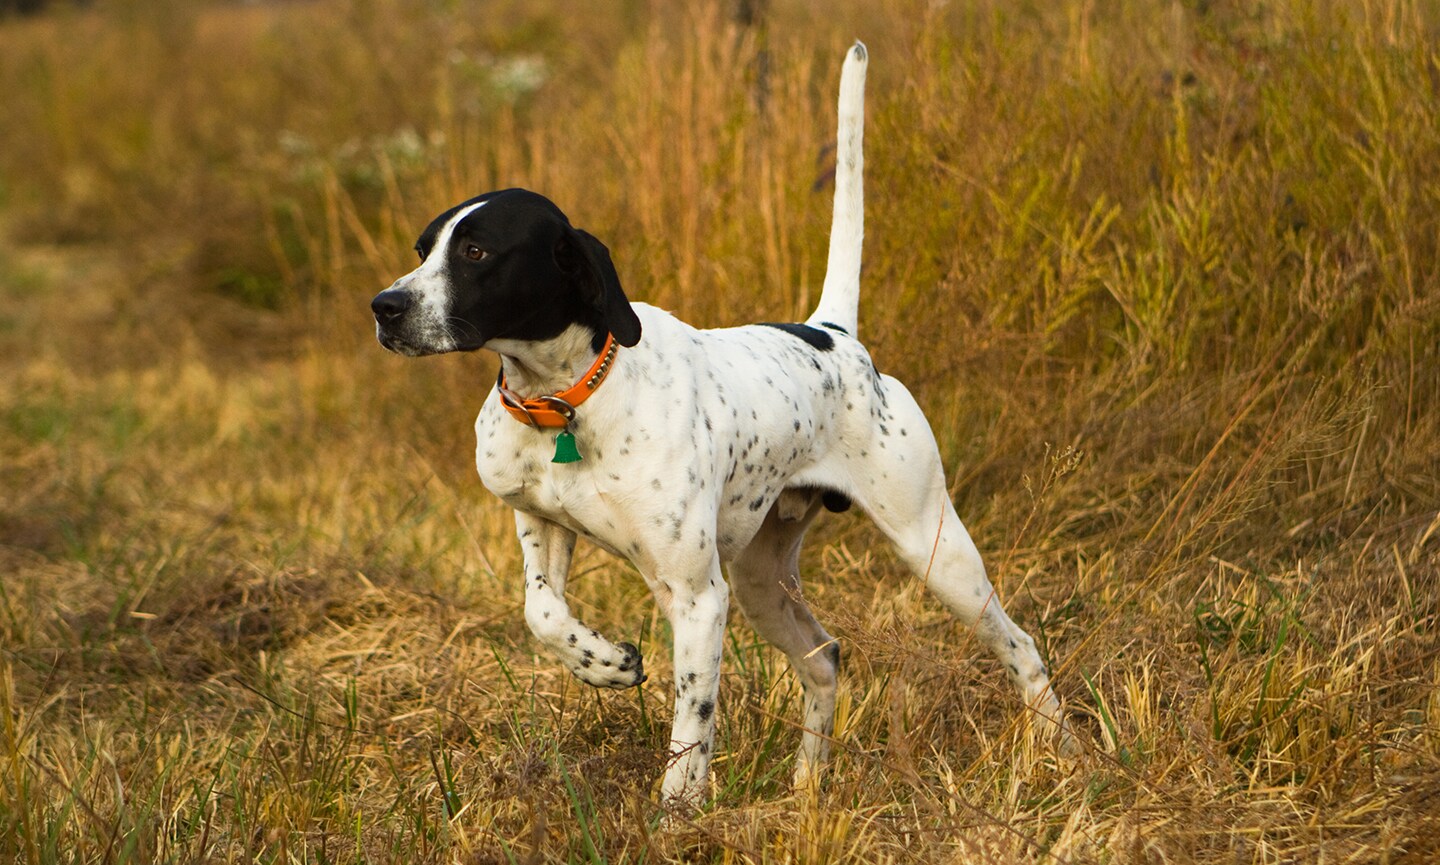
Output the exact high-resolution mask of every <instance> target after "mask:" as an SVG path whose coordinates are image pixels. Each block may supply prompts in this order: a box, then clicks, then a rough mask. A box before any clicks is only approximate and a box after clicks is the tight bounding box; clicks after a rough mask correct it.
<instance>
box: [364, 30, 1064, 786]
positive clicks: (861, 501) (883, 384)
mask: <svg viewBox="0 0 1440 865" xmlns="http://www.w3.org/2000/svg"><path fill="white" fill-rule="evenodd" d="M866 60H867V58H866V52H865V47H864V46H863V45H861V44H859V43H856V44H855V46H854V47H853V48H852V49H850V51H849V52H847V55H846V59H845V63H844V67H843V71H842V73H841V80H840V106H839V107H840V112H839V113H840V124H839V139H838V154H837V158H838V161H837V169H836V175H835V205H834V222H833V224H832V226H831V234H830V257H829V263H828V272H827V274H826V277H825V284H824V290H823V292H822V294H821V297H820V304H819V307H818V308H817V309H816V310H815V314H814V315H812V316H810V319H809V320H808V321H807V322H805V323H804V324H763V325H751V326H747V327H735V328H725V329H718V330H697V329H695V328H693V327H691V326H690V325H688V324H685V323H684V322H682V321H679V320H678V319H676V318H674V317H673V316H671V315H670V314H668V313H666V312H664V311H662V310H659V309H656V308H654V307H651V306H648V305H646V304H638V303H637V304H632V303H631V302H630V301H629V299H627V298H626V296H625V293H624V292H623V291H622V290H621V287H620V281H619V278H618V277H617V275H616V272H615V267H614V265H613V264H612V263H611V261H610V255H609V252H608V251H607V250H606V248H605V246H604V245H603V244H601V243H600V241H598V240H596V239H595V238H594V237H592V236H590V235H589V234H586V233H585V232H583V231H580V230H578V229H576V228H574V227H572V226H571V225H570V222H569V220H568V219H567V218H566V216H565V214H564V213H562V212H561V211H560V210H559V209H558V208H557V207H556V206H555V205H554V204H552V203H551V202H550V201H549V200H547V199H546V198H544V197H542V196H540V195H537V194H535V193H533V192H527V191H525V190H521V189H507V190H504V191H501V192H492V193H488V194H486V195H482V196H480V197H478V198H473V199H471V200H469V201H467V202H465V203H464V204H461V205H459V206H457V207H454V208H451V209H450V210H447V211H446V212H444V213H442V214H440V216H438V217H436V218H435V220H434V221H433V222H431V223H430V225H429V226H428V227H427V228H426V229H425V231H424V233H423V234H421V236H420V240H419V242H418V243H417V244H416V247H415V249H416V251H417V252H419V254H420V259H421V264H420V266H419V267H418V268H416V269H415V270H414V271H412V272H411V273H409V274H407V275H405V276H403V277H401V278H400V279H398V280H396V282H395V284H394V285H392V286H391V287H390V288H388V289H386V290H385V291H383V292H381V293H380V294H379V295H378V296H377V297H376V298H375V300H374V302H373V303H372V304H371V307H372V309H373V311H374V313H375V320H376V322H377V327H376V330H377V334H378V337H379V340H380V343H381V344H382V345H384V346H385V347H386V348H387V349H390V350H391V351H395V352H399V353H401V354H405V355H412V356H417V355H426V354H437V353H440V352H449V351H473V350H475V349H481V348H484V349H489V350H491V351H494V352H496V353H498V354H499V355H500V360H501V380H500V382H498V383H497V385H496V387H494V388H492V389H491V390H490V394H489V396H488V398H487V399H486V400H485V404H484V406H483V407H482V408H481V409H480V416H479V418H478V419H477V420H476V422H475V434H476V438H477V445H476V463H477V465H478V467H479V470H480V477H481V480H482V481H484V483H485V486H486V487H487V488H488V489H489V490H490V491H492V492H493V493H495V494H496V495H497V496H499V497H500V498H502V499H504V500H505V502H507V503H508V504H510V505H511V506H512V507H514V508H515V511H516V514H515V523H516V529H517V531H518V533H519V537H520V544H521V547H522V548H523V553H524V561H525V620H526V622H527V623H528V624H529V626H530V628H531V630H532V631H533V632H534V634H535V637H536V638H537V639H539V640H540V642H541V643H543V644H544V645H545V646H546V648H547V649H549V650H550V651H551V652H552V653H554V655H556V656H557V657H558V658H559V659H560V661H561V662H562V663H563V664H564V665H565V666H566V667H567V668H569V669H570V670H571V671H572V672H573V673H574V674H575V675H576V676H578V677H579V678H580V679H582V680H583V681H585V682H587V683H589V684H591V685H595V686H597V687H607V688H629V687H632V686H634V685H638V684H640V683H641V682H643V681H644V680H645V674H644V672H643V669H642V665H641V659H640V655H639V652H638V651H637V650H636V649H635V647H634V646H633V645H631V644H629V643H613V642H611V641H610V640H608V639H606V638H605V637H603V636H601V635H600V634H599V633H597V632H595V631H594V630H592V629H590V628H589V627H587V626H585V625H584V624H582V623H581V622H580V621H578V620H577V619H576V618H575V616H574V615H573V614H572V613H571V611H570V608H569V606H568V605H567V603H566V600H565V580H566V576H567V573H568V571H569V567H570V558H571V553H572V551H573V550H574V547H575V538H576V536H577V535H584V536H585V537H586V538H589V539H590V540H591V541H593V542H594V543H596V544H598V545H599V546H601V547H603V548H604V549H606V550H609V551H610V552H612V553H614V554H615V555H617V556H623V557H625V558H628V559H629V560H630V561H631V562H633V563H634V564H635V567H636V568H637V569H639V571H640V573H641V574H642V575H643V576H644V578H645V580H646V582H647V583H648V584H649V586H650V589H651V591H652V592H653V593H654V596H655V599H656V601H657V602H658V603H659V605H660V608H661V610H662V611H663V612H664V613H665V615H666V616H668V617H669V619H670V622H671V625H672V626H673V631H674V642H675V645H674V652H675V717H674V725H673V728H672V730H671V734H670V749H671V752H672V759H671V761H670V764H669V768H668V770H667V771H666V773H665V778H664V782H663V785H662V791H663V795H664V796H665V798H666V799H667V800H671V801H690V802H694V801H696V800H697V799H699V798H700V796H701V794H702V792H703V790H704V785H705V782H706V776H707V774H708V771H709V766H710V758H711V754H712V750H713V739H714V733H715V700H716V695H717V691H718V687H719V683H720V661H721V654H722V647H723V643H724V634H725V619H726V615H727V613H728V611H729V605H730V604H729V599H730V591H731V590H732V589H733V590H734V592H735V597H736V599H737V600H738V601H739V603H740V608H741V609H742V610H744V612H745V615H746V618H748V619H749V621H750V623H751V624H752V625H753V626H754V628H755V630H756V631H758V632H759V633H760V634H761V635H762V636H764V637H765V638H766V639H767V640H769V641H770V642H771V643H773V644H774V645H775V646H777V647H778V648H780V649H781V650H782V651H783V652H785V654H786V655H787V656H788V657H789V659H790V663H791V664H792V665H794V668H795V671H796V673H797V674H798V676H799V678H800V681H801V682H802V683H803V685H804V689H805V691H804V693H805V720H804V728H805V732H804V733H803V735H802V737H801V744H800V751H799V755H798V757H797V759H796V766H795V775H796V779H797V782H804V781H806V780H807V779H809V778H811V777H813V776H814V773H815V772H816V770H817V769H818V767H819V765H820V764H821V763H822V762H823V761H824V759H825V757H826V754H827V752H828V750H829V737H830V735H831V732H832V729H833V728H832V724H833V720H832V716H833V714H834V708H835V683H836V672H837V670H838V667H839V662H840V651H839V648H838V646H837V644H836V641H835V640H834V638H832V637H831V636H830V635H829V634H828V633H826V632H825V629H824V628H822V627H821V626H820V624H819V623H818V622H817V621H815V618H814V617H813V616H812V615H811V613H810V610H809V609H808V607H807V606H806V605H805V602H804V600H803V599H802V597H801V594H800V590H799V566H798V561H799V551H800V543H801V540H802V539H803V537H804V534H805V530H806V528H807V527H808V526H809V525H810V522H811V521H812V520H813V519H814V518H815V516H816V514H817V513H818V512H819V510H820V509H821V507H826V508H829V509H830V510H844V509H846V508H848V507H849V506H850V504H851V503H852V502H853V503H855V504H857V505H859V506H860V508H861V509H862V510H864V511H865V513H867V514H869V516H870V517H871V518H872V519H873V520H874V521H875V523H876V524H877V525H878V526H879V528H880V529H881V531H883V532H884V533H885V534H886V535H887V536H888V537H889V538H890V540H891V541H893V542H894V544H895V546H896V547H897V549H898V551H899V554H900V556H901V558H902V559H903V560H904V562H905V563H906V564H907V565H908V566H909V568H910V569H911V570H912V571H913V572H914V573H915V575H916V576H917V577H919V578H921V579H923V580H924V582H925V585H927V586H928V587H929V588H930V589H931V590H933V591H934V592H935V594H936V595H938V596H939V598H940V600H941V601H943V602H944V603H945V605H946V606H948V607H949V608H950V609H951V610H953V611H954V613H955V615H956V616H958V617H960V619H961V620H963V621H964V622H965V623H967V624H969V625H971V626H973V627H974V628H975V630H976V631H977V633H978V634H979V635H980V637H981V638H982V639H983V640H984V642H985V643H986V645H988V646H989V647H990V649H991V651H993V652H994V653H995V654H996V655H997V656H999V658H1000V659H1001V660H1002V661H1003V662H1004V663H1005V666H1006V668H1007V669H1008V670H1009V672H1010V676H1011V678H1012V679H1013V680H1014V682H1015V683H1016V685H1017V686H1018V687H1019V689H1020V693H1021V695H1022V697H1023V698H1024V700H1025V702H1026V704H1027V705H1028V706H1029V707H1030V708H1031V710H1033V711H1034V712H1035V714H1036V716H1037V718H1038V719H1039V721H1040V723H1041V725H1042V727H1043V728H1044V729H1045V730H1046V731H1048V732H1051V733H1059V734H1060V735H1062V736H1065V737H1066V738H1068V734H1066V733H1065V731H1064V723H1063V721H1062V716H1061V709H1060V704H1059V701H1058V700H1057V699H1056V697H1055V694H1054V692H1053V691H1052V690H1051V688H1050V682H1049V678H1048V674H1047V672H1046V669H1045V665H1044V663H1042V661H1041V659H1040V656H1039V654H1038V653H1037V652H1036V650H1035V642H1034V641H1033V640H1032V639H1031V638H1030V637H1029V636H1028V635H1027V634H1026V633H1025V632H1024V631H1022V630H1021V629H1020V628H1019V627H1017V626H1016V625H1015V623H1014V622H1012V621H1011V620H1010V618H1009V617H1008V616H1007V615H1006V614H1005V611H1004V610H1003V609H1002V608H1001V606H1000V602H999V600H998V599H997V598H996V596H995V590H994V589H993V588H992V587H991V584H990V581H989V580H988V579H987V578H986V575H985V567H984V565H983V564H982V563H981V560H980V554H979V553H978V552H977V551H976V549H975V545H974V544H973V543H972V542H971V540H970V536H969V534H968V533H967V532H966V530H965V526H964V525H962V524H961V522H960V518H959V517H958V516H956V514H955V509H954V507H953V506H952V504H951V502H950V497H949V495H948V494H947V492H946V484H945V474H944V471H943V469H942V467H941V464H940V455H939V452H938V450H937V448H936V445H935V438H934V436H933V434H932V433H931V431H930V427H929V425H928V423H927V422H926V420H925V416H924V415H923V414H922V413H921V411H920V407H919V406H918V405H916V403H915V400H914V398H913V397H912V396H911V395H910V393H909V391H907V390H906V389H905V387H904V385H902V384H900V382H898V381H896V380H895V379H893V378H891V377H889V376H887V375H881V374H880V373H879V372H878V371H876V369H875V366H874V364H873V363H872V362H871V360H870V356H869V354H868V353H866V351H865V348H864V346H862V345H861V344H860V342H859V341H858V340H857V338H856V337H857V335H858V326H857V308H858V305H859V293H860V245H861V237H862V233H863V214H862V209H863V193H862V185H861V176H862V153H861V140H862V128H863V119H864V87H865V66H866ZM722 565H724V566H726V569H727V571H728V576H729V581H728V583H727V580H726V575H725V574H724V573H722V571H721V566H722Z"/></svg>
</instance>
